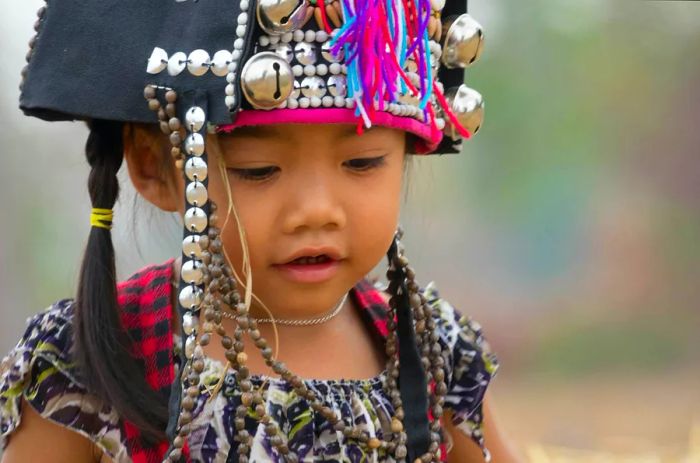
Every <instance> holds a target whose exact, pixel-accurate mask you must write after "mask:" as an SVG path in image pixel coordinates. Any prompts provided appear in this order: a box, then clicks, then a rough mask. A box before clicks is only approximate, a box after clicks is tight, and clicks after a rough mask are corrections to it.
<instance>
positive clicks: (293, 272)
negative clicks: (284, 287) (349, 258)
mask: <svg viewBox="0 0 700 463" xmlns="http://www.w3.org/2000/svg"><path fill="white" fill-rule="evenodd" d="M274 267H275V268H276V269H277V270H279V271H280V272H282V275H284V277H285V278H287V279H289V280H292V281H294V282H295V283H321V282H323V281H326V280H330V279H331V278H332V277H333V276H334V275H335V274H336V272H337V271H338V267H340V261H338V260H329V261H327V262H323V263H319V264H293V263H288V264H278V265H274Z"/></svg>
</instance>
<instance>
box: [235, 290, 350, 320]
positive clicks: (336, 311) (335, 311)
mask: <svg viewBox="0 0 700 463" xmlns="http://www.w3.org/2000/svg"><path fill="white" fill-rule="evenodd" d="M347 299H348V293H345V295H344V296H343V298H342V299H341V300H340V302H338V304H337V305H336V306H335V307H333V309H331V311H330V312H328V313H327V314H325V315H322V316H320V317H313V318H302V319H293V318H292V319H290V318H275V319H274V320H273V319H272V318H253V320H255V321H256V322H258V323H272V322H273V321H274V322H275V323H276V324H278V325H286V326H309V325H318V324H320V323H324V322H327V321H328V320H330V319H331V318H333V317H335V316H336V315H338V314H339V313H340V311H341V310H342V308H343V305H344V304H345V301H346V300H347ZM222 314H223V316H224V317H226V318H230V319H232V320H235V319H236V315H234V314H232V313H231V312H222Z"/></svg>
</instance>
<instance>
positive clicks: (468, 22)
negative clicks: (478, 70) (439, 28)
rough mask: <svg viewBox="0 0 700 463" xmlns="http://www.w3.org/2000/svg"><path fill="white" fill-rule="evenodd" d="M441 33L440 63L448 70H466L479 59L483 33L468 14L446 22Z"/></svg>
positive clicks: (479, 25)
mask: <svg viewBox="0 0 700 463" xmlns="http://www.w3.org/2000/svg"><path fill="white" fill-rule="evenodd" d="M443 31H444V32H443V34H442V35H443V38H442V39H443V46H442V63H443V64H444V65H445V66H446V67H447V68H448V69H454V68H466V67H468V66H470V65H471V64H472V63H474V62H475V61H476V60H477V59H479V57H480V56H481V50H482V48H483V44H484V32H483V29H482V28H481V24H479V23H478V22H476V20H475V19H474V18H472V17H471V16H470V15H469V14H467V13H465V14H463V15H460V16H458V17H457V18H452V19H450V20H448V22H447V23H446V24H445V27H444V28H443Z"/></svg>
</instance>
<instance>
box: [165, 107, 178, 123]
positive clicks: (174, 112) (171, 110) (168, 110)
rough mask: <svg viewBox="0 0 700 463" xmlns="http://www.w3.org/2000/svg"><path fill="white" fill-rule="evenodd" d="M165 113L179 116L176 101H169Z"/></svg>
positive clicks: (170, 115) (169, 115)
mask: <svg viewBox="0 0 700 463" xmlns="http://www.w3.org/2000/svg"><path fill="white" fill-rule="evenodd" d="M165 114H167V115H168V117H169V118H173V117H176V116H177V110H176V108H175V104H174V103H168V104H167V105H165ZM164 119H165V118H164Z"/></svg>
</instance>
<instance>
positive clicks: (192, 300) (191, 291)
mask: <svg viewBox="0 0 700 463" xmlns="http://www.w3.org/2000/svg"><path fill="white" fill-rule="evenodd" d="M202 296H203V291H202V290H201V289H200V288H199V287H197V286H194V285H188V286H185V287H184V288H182V290H181V291H180V295H179V297H178V299H179V300H180V305H182V307H184V308H186V309H191V308H194V307H199V305H200V304H201V303H202Z"/></svg>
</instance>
